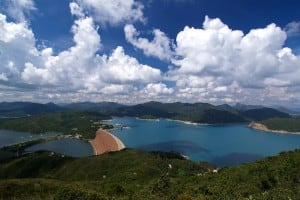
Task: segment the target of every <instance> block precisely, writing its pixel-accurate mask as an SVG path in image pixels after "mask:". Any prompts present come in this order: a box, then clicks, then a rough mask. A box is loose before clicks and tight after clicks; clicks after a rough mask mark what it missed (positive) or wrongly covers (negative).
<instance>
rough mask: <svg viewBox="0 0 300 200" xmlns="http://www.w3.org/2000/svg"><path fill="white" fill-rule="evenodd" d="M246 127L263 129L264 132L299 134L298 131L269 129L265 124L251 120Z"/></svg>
mask: <svg viewBox="0 0 300 200" xmlns="http://www.w3.org/2000/svg"><path fill="white" fill-rule="evenodd" d="M248 127H249V128H253V129H256V130H260V131H264V132H270V133H278V134H294V135H300V132H289V131H284V130H271V129H269V128H268V127H267V126H265V125H263V124H260V123H257V122H251V123H250V124H249V125H248Z"/></svg>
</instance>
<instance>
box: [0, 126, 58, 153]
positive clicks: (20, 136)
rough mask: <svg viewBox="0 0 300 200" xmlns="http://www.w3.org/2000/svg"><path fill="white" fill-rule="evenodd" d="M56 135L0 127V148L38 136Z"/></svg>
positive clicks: (37, 137) (53, 134)
mask: <svg viewBox="0 0 300 200" xmlns="http://www.w3.org/2000/svg"><path fill="white" fill-rule="evenodd" d="M56 135H58V134H57V133H43V134H31V133H27V132H17V131H9V130H3V129H0V148H1V147H4V146H7V145H12V144H17V143H21V142H26V141H30V140H35V139H39V138H47V137H51V136H56Z"/></svg>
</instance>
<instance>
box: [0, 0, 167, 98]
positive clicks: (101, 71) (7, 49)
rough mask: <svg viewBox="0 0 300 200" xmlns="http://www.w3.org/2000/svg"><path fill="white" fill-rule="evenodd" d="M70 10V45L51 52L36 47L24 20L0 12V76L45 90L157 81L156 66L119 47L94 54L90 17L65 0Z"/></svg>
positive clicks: (114, 89) (114, 90) (117, 90)
mask: <svg viewBox="0 0 300 200" xmlns="http://www.w3.org/2000/svg"><path fill="white" fill-rule="evenodd" d="M70 10H71V13H72V14H73V15H75V16H77V17H78V19H76V20H75V21H74V25H73V26H72V29H71V30H72V33H73V35H74V36H73V41H74V46H72V47H70V48H69V49H67V50H65V51H62V52H60V53H58V54H57V55H53V50H52V49H51V48H44V49H41V50H39V49H37V48H36V44H35V36H34V34H33V33H32V31H31V30H30V28H29V27H28V26H27V25H26V24H25V23H23V22H20V23H12V22H7V20H6V16H4V15H2V14H0V25H1V26H0V44H1V45H0V52H1V54H0V65H1V66H0V79H1V81H6V82H14V81H16V80H17V81H18V82H20V81H21V82H23V83H24V84H31V85H37V86H42V88H44V90H45V88H48V90H47V92H48V93H51V92H50V91H51V90H52V88H55V89H56V90H57V91H59V90H61V91H64V93H65V92H66V91H69V92H71V91H73V93H74V94H76V93H86V92H87V93H98V94H107V95H110V94H121V93H124V92H128V91H130V90H132V88H134V87H136V86H139V85H144V84H148V83H151V82H157V81H159V80H161V72H160V70H159V69H155V68H152V67H150V66H148V65H143V64H140V63H139V61H138V60H137V59H136V58H133V57H130V56H128V55H126V54H125V52H124V49H123V47H121V46H119V47H117V48H116V49H114V50H113V51H112V53H111V54H110V55H106V54H103V55H100V54H99V52H100V51H101V47H102V44H101V38H100V35H99V34H98V32H97V31H98V27H97V26H95V24H94V21H93V18H92V17H86V16H85V15H84V13H83V11H82V9H81V7H80V6H79V5H78V4H76V3H70ZM16 53H17V54H16ZM15 55H18V56H17V58H16V56H15ZM15 87H18V86H17V85H15ZM50 96H51V97H53V98H56V97H58V95H57V94H56V95H50ZM62 96H63V95H62Z"/></svg>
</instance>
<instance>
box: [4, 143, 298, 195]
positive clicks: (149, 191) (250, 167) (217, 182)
mask: <svg viewBox="0 0 300 200" xmlns="http://www.w3.org/2000/svg"><path fill="white" fill-rule="evenodd" d="M299 166H300V151H299V150H296V151H293V152H286V153H281V154H280V155H278V156H275V157H269V158H266V159H264V160H261V161H257V162H255V163H251V164H245V165H241V166H239V167H232V168H224V169H221V170H219V172H218V173H213V172H209V171H210V170H211V169H212V166H210V165H208V164H205V163H196V162H192V161H189V160H185V159H183V158H182V157H180V156H179V155H177V154H172V153H147V152H143V151H137V150H130V149H127V150H123V151H121V152H115V153H108V154H105V155H103V156H99V157H87V158H76V159H75V158H66V157H62V156H61V155H58V154H54V155H51V154H50V153H49V152H38V153H34V154H30V155H26V156H23V157H20V158H17V159H14V160H10V161H5V162H3V161H2V163H1V165H0V179H1V180H0V199H54V198H55V199H87V200H89V199H94V200H95V199H178V200H183V199H197V200H199V199H298V197H299V196H300V167H299Z"/></svg>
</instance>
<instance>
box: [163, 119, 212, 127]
mask: <svg viewBox="0 0 300 200" xmlns="http://www.w3.org/2000/svg"><path fill="white" fill-rule="evenodd" d="M166 120H167V121H173V122H180V123H184V124H188V125H204V126H209V125H212V124H207V123H196V122H192V121H184V120H179V119H170V118H166Z"/></svg>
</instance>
